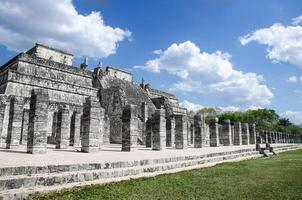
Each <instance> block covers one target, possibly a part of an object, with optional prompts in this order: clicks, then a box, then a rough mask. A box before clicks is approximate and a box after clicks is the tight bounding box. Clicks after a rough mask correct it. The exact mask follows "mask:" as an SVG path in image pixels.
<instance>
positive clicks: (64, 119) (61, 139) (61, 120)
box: [56, 108, 71, 149]
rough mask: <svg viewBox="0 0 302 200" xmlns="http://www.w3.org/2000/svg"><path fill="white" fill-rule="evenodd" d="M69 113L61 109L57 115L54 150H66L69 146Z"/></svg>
mask: <svg viewBox="0 0 302 200" xmlns="http://www.w3.org/2000/svg"><path fill="white" fill-rule="evenodd" d="M70 125H71V113H70V111H69V110H68V109H66V108H63V109H61V110H60V111H59V113H58V131H57V135H56V149H67V148H68V146H69V136H70Z"/></svg>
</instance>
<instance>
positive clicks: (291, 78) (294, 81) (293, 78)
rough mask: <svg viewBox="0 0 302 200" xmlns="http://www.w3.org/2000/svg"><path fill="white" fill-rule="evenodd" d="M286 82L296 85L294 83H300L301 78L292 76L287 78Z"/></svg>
mask: <svg viewBox="0 0 302 200" xmlns="http://www.w3.org/2000/svg"><path fill="white" fill-rule="evenodd" d="M287 81H288V82H291V83H296V82H299V81H301V82H302V76H300V77H299V76H296V75H292V76H290V77H288V79H287Z"/></svg>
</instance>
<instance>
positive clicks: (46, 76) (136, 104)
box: [0, 44, 301, 153]
mask: <svg viewBox="0 0 302 200" xmlns="http://www.w3.org/2000/svg"><path fill="white" fill-rule="evenodd" d="M90 67H92V66H90ZM0 79H1V86H0V92H1V96H0V98H1V104H0V145H1V147H5V148H7V149H14V148H18V147H19V146H20V145H26V146H27V152H28V153H46V152H47V146H48V144H53V145H55V148H57V149H66V148H70V146H73V147H74V148H75V149H78V150H79V151H82V152H96V151H100V150H101V149H102V147H103V145H105V144H110V143H113V144H114V143H117V144H122V149H121V150H122V151H131V150H132V149H135V148H136V147H137V146H141V145H144V146H146V147H150V148H152V149H153V150H163V149H165V148H175V149H185V148H187V147H188V146H192V147H195V148H202V147H210V146H211V147H215V146H221V145H224V146H230V145H248V144H255V143H256V142H259V143H263V142H267V143H285V142H286V143H298V142H301V137H300V136H295V135H290V134H285V133H277V132H269V131H260V132H259V133H256V128H255V125H254V124H247V123H240V122H236V123H233V124H232V123H231V122H230V121H225V122H224V123H223V124H218V120H212V121H211V122H210V123H209V124H206V123H205V121H204V119H203V117H201V116H195V118H194V122H193V123H190V122H189V121H188V119H187V114H186V113H187V111H186V109H184V108H181V107H180V106H179V103H178V100H177V98H176V97H175V96H174V95H173V94H169V93H166V92H163V91H159V90H156V89H153V88H151V86H150V85H149V84H145V83H144V81H142V83H141V84H136V83H134V82H133V77H132V74H131V73H129V72H126V71H123V70H121V69H118V68H114V67H110V66H109V67H106V68H105V69H104V68H103V67H102V66H95V68H94V70H93V71H90V70H89V67H88V59H85V60H84V62H83V63H82V64H81V66H80V67H75V66H73V55H72V54H70V53H67V52H64V51H61V50H58V49H54V48H51V47H48V46H45V45H42V44H36V45H35V46H34V47H33V48H32V49H30V50H28V51H27V52H25V53H20V54H19V55H17V56H16V57H14V58H13V59H11V60H10V61H8V62H7V63H5V64H4V65H2V66H1V68H0Z"/></svg>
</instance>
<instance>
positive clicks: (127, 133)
mask: <svg viewBox="0 0 302 200" xmlns="http://www.w3.org/2000/svg"><path fill="white" fill-rule="evenodd" d="M122 122H123V128H122V151H131V150H133V149H134V148H135V147H136V146H137V134H138V130H137V126H138V119H137V106H135V105H128V106H126V107H125V108H124V110H123V115H122ZM187 146H188V127H187V119H186V116H185V115H182V114H179V115H173V116H171V117H169V118H168V119H166V111H165V109H162V108H161V109H156V110H155V112H154V114H153V116H152V118H150V119H148V120H147V121H146V147H151V148H152V150H163V149H165V148H167V147H172V148H175V149H185V148H187Z"/></svg>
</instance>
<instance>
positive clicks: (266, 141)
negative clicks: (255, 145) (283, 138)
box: [264, 131, 268, 143]
mask: <svg viewBox="0 0 302 200" xmlns="http://www.w3.org/2000/svg"><path fill="white" fill-rule="evenodd" d="M264 142H265V143H268V131H264Z"/></svg>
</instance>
